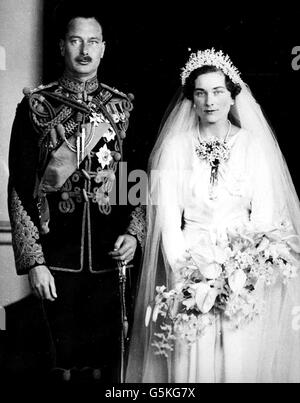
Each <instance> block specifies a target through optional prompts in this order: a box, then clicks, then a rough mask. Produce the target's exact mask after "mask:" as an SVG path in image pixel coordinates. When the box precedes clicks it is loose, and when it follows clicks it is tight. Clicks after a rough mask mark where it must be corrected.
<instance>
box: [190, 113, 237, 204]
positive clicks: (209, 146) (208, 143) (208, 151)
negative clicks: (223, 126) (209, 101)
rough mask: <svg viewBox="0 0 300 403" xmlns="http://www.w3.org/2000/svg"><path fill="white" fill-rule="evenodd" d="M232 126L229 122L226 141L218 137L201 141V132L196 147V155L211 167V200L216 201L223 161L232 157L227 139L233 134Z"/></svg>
mask: <svg viewBox="0 0 300 403" xmlns="http://www.w3.org/2000/svg"><path fill="white" fill-rule="evenodd" d="M231 128H232V124H231V122H230V120H228V130H227V133H226V136H225V138H224V140H220V139H219V138H217V137H213V138H212V139H209V140H203V139H201V137H200V136H201V135H200V131H199V144H198V145H197V146H196V154H197V156H198V157H199V158H200V159H201V160H204V161H206V162H207V163H208V164H209V165H210V167H211V172H210V188H209V198H210V199H215V198H216V194H215V187H216V185H217V183H218V170H219V165H220V163H221V162H223V161H227V160H228V159H229V156H230V150H229V147H228V145H227V143H226V142H227V139H228V136H229V134H230V132H231Z"/></svg>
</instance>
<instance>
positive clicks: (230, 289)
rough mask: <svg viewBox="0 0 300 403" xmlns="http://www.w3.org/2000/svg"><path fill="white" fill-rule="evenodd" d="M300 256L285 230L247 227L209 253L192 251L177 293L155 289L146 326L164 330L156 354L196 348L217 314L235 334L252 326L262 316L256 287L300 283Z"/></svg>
mask: <svg viewBox="0 0 300 403" xmlns="http://www.w3.org/2000/svg"><path fill="white" fill-rule="evenodd" d="M299 253H300V240H299V238H298V236H296V235H293V234H292V233H291V231H290V230H289V228H288V227H287V226H286V225H281V226H280V228H279V229H274V230H271V231H266V232H255V231H253V230H252V229H250V227H249V226H248V227H244V228H243V229H240V230H234V231H228V232H227V234H226V237H225V238H223V239H219V240H218V241H217V242H216V244H214V245H213V244H211V247H210V248H206V252H205V253H204V252H203V247H202V248H201V247H199V251H198V250H197V248H194V249H193V250H189V258H188V259H187V260H186V261H185V262H184V263H182V264H180V266H179V267H178V269H177V270H176V273H175V279H174V284H175V285H174V288H172V289H170V290H167V289H166V287H165V286H164V285H162V286H158V287H156V296H155V300H154V301H153V303H152V304H151V305H149V306H148V308H147V312H146V318H145V321H146V326H148V325H149V322H150V319H152V321H153V322H155V323H156V325H157V326H158V327H159V329H160V331H159V332H156V333H155V334H154V340H153V342H152V345H153V346H154V348H155V353H156V354H161V355H164V356H168V353H169V352H170V351H172V349H173V345H174V342H175V340H176V339H184V340H185V341H186V342H188V343H189V344H192V343H194V342H195V341H196V339H197V338H198V337H201V335H202V334H203V332H205V330H206V328H207V327H208V326H210V325H211V324H212V323H213V321H214V319H215V317H216V315H218V314H223V316H224V317H225V318H226V319H227V320H228V321H230V323H231V324H232V326H233V327H236V328H239V327H242V326H245V325H247V324H248V323H250V322H251V321H253V320H254V319H255V317H256V316H257V315H259V314H260V308H259V305H261V304H259V302H261V301H258V300H257V296H256V290H257V289H258V287H261V286H263V287H270V286H273V285H274V284H275V283H276V282H281V283H283V284H284V285H286V284H287V283H288V282H289V281H290V280H291V279H293V278H294V277H296V276H297V271H298V263H299V260H298V258H299Z"/></svg>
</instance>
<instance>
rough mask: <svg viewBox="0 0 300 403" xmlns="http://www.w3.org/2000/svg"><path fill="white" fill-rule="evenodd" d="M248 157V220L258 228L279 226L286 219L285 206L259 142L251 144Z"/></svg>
mask: <svg viewBox="0 0 300 403" xmlns="http://www.w3.org/2000/svg"><path fill="white" fill-rule="evenodd" d="M250 154H251V155H250V159H249V173H250V174H249V178H250V181H251V188H252V195H251V215H250V220H251V222H252V223H253V225H254V227H255V228H256V229H258V230H262V231H263V230H267V229H271V228H275V227H278V226H280V224H281V222H283V221H285V220H286V217H287V211H286V206H285V205H284V203H283V202H282V197H280V194H279V193H278V189H276V186H275V184H276V183H277V182H276V180H274V179H276V178H274V177H273V175H276V172H272V171H271V168H270V164H269V163H268V158H269V157H268V156H266V155H265V154H264V153H263V151H262V150H261V147H259V144H253V145H252V147H251V151H250Z"/></svg>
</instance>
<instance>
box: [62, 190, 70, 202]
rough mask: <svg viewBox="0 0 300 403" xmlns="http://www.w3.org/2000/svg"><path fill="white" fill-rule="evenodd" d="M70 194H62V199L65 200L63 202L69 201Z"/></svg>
mask: <svg viewBox="0 0 300 403" xmlns="http://www.w3.org/2000/svg"><path fill="white" fill-rule="evenodd" d="M69 197H70V196H69V193H68V192H63V193H62V194H61V198H62V199H63V200H68V199H69Z"/></svg>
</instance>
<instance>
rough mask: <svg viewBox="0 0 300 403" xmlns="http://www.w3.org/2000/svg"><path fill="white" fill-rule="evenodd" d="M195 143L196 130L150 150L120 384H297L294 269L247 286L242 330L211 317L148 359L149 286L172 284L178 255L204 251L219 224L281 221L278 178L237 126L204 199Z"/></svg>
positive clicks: (222, 229) (299, 358)
mask: <svg viewBox="0 0 300 403" xmlns="http://www.w3.org/2000/svg"><path fill="white" fill-rule="evenodd" d="M197 141H198V140H197V133H196V132H195V131H192V132H190V133H188V132H180V131H179V132H178V135H176V136H173V137H172V138H170V140H168V141H166V142H165V143H163V146H161V147H160V149H161V153H156V154H155V155H157V159H156V162H155V164H154V165H155V166H157V167H159V168H158V171H157V172H158V173H159V176H157V177H156V180H155V181H154V182H153V183H154V185H152V187H151V192H150V194H151V195H158V197H157V200H155V199H154V200H155V201H156V202H157V203H154V207H153V212H152V225H150V226H149V229H148V235H147V240H148V244H147V245H148V246H147V247H146V250H145V256H144V263H143V269H142V274H141V281H140V287H139V294H138V299H137V303H136V310H135V321H134V327H133V332H132V339H131V344H130V349H129V359H128V365H127V374H126V382H129V383H135V382H142V383H154V382H155V383H164V382H168V383H205V382H208V383H221V382H222V383H223V382H248V383H250V382H255V383H262V382H270V383H275V382H300V318H298V320H297V318H296V317H295V313H297V312H299V311H300V283H299V274H298V277H297V278H296V279H291V280H289V283H288V285H287V286H285V285H283V284H281V283H280V282H278V283H276V284H275V285H273V286H271V287H265V286H263V285H262V284H260V286H258V287H257V288H256V290H255V292H256V293H257V297H258V299H259V301H260V305H261V308H262V314H261V315H260V316H259V317H257V319H255V320H254V321H253V322H251V323H250V324H248V325H246V326H245V327H243V328H239V329H235V328H233V327H232V325H231V323H230V322H229V321H228V319H225V317H223V316H216V317H215V321H214V324H213V325H212V326H209V327H208V328H207V330H206V333H205V334H204V335H203V336H200V337H199V339H198V340H197V341H196V342H195V344H193V345H192V347H191V348H190V347H188V345H187V344H186V342H185V341H183V340H182V339H181V340H180V341H176V345H175V347H174V351H173V352H172V353H171V354H169V357H168V358H167V359H166V357H164V356H161V355H155V349H154V348H153V346H152V341H153V336H154V333H155V332H157V331H158V330H159V328H158V326H159V324H158V323H154V322H152V321H151V322H150V324H149V326H148V327H146V326H145V314H146V308H147V305H148V304H150V303H151V302H152V303H153V298H154V297H153V296H154V295H155V287H156V286H157V285H159V286H161V285H163V284H165V285H166V286H167V288H168V289H170V288H173V287H174V271H176V267H178V264H177V263H178V262H183V261H184V259H185V257H186V251H187V250H190V251H195V252H196V253H197V254H198V255H201V254H203V255H207V254H209V253H210V251H211V249H212V246H213V245H214V244H215V243H216V240H217V239H220V237H221V238H222V236H223V235H225V233H226V230H227V229H230V228H238V227H240V226H243V225H244V224H247V225H249V224H250V225H253V227H254V228H255V229H256V230H262V231H267V230H270V229H272V228H274V227H275V228H276V227H278V226H280V224H281V223H282V222H284V221H285V220H286V221H287V222H289V218H288V217H290V215H289V214H288V209H287V207H286V203H285V197H282V193H283V192H282V191H281V192H280V191H279V192H277V193H276V186H274V178H275V179H276V178H278V176H276V175H275V173H274V171H273V170H272V171H271V170H270V165H268V163H267V161H269V162H270V158H269V157H272V156H268V158H266V156H265V155H264V154H263V147H261V146H260V144H259V140H258V139H257V137H256V138H255V139H254V138H253V135H252V134H251V133H250V132H248V131H246V130H245V129H240V130H239V131H237V132H236V133H235V134H233V135H232V136H231V137H229V138H228V142H227V144H228V145H229V147H230V157H229V159H228V160H227V161H226V162H221V164H220V166H219V172H218V183H217V185H216V186H215V188H214V189H215V194H214V197H213V198H211V197H210V175H211V168H210V166H209V164H208V163H207V162H206V161H203V160H200V159H199V157H198V156H197V154H196V152H195V147H196V145H197ZM273 166H276V164H274V165H273ZM157 172H156V173H157ZM277 189H278V187H277ZM279 190H280V188H279ZM278 195H279V196H281V197H278ZM152 201H153V198H152ZM156 206H157V207H156ZM150 211H151V209H150ZM150 224H151V221H150ZM293 224H294V222H293ZM155 228H159V231H157V232H155ZM297 309H298V310H297ZM299 316H300V315H299ZM295 320H296V321H295Z"/></svg>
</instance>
